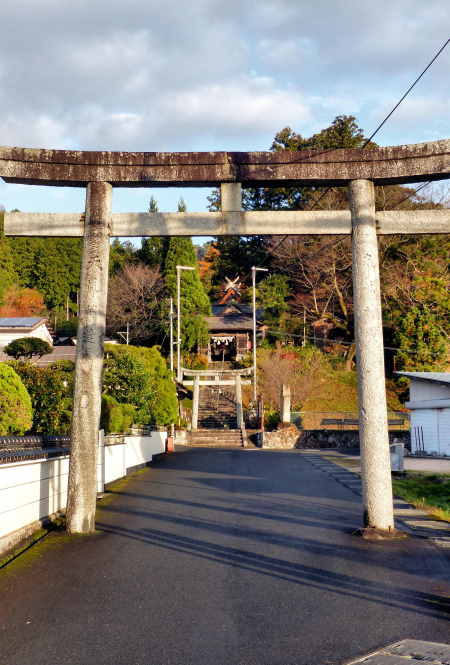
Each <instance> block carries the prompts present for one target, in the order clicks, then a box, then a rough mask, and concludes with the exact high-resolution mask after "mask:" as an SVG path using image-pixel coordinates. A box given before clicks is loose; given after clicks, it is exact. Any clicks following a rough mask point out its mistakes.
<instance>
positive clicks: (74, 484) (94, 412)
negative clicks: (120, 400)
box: [67, 182, 112, 533]
mask: <svg viewBox="0 0 450 665" xmlns="http://www.w3.org/2000/svg"><path fill="white" fill-rule="evenodd" d="M111 200H112V186H111V185H110V184H109V183H108V182H90V183H89V184H88V185H87V188H86V217H85V235H84V245H83V258H82V263H81V292H80V312H79V324H78V337H77V356H76V364H75V387H74V399H73V415H72V455H71V464H70V471H69V493H68V504H67V530H68V532H69V533H90V532H93V531H94V530H95V502H96V487H97V484H96V454H97V443H98V430H99V424H100V411H101V394H102V369H103V341H104V336H105V321H106V303H107V297H108V268H109V237H110V232H111ZM74 488H77V491H74Z"/></svg>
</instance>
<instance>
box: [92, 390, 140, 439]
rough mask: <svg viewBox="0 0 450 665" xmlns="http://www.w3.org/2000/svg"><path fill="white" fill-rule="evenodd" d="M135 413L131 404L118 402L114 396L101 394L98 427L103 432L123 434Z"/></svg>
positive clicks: (129, 425) (131, 422) (128, 427)
mask: <svg viewBox="0 0 450 665" xmlns="http://www.w3.org/2000/svg"><path fill="white" fill-rule="evenodd" d="M135 413H136V409H135V408H134V406H132V405H131V404H120V403H119V402H118V401H117V400H116V399H114V397H111V396H110V395H103V397H102V415H101V419H100V427H102V428H103V429H104V430H105V434H123V433H124V432H127V431H128V430H129V429H130V427H131V425H132V424H133V419H134V416H135Z"/></svg>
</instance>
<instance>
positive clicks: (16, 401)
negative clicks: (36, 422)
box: [0, 363, 32, 436]
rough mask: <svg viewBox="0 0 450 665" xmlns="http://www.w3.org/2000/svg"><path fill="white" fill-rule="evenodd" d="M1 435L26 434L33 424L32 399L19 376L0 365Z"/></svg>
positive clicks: (7, 366)
mask: <svg viewBox="0 0 450 665" xmlns="http://www.w3.org/2000/svg"><path fill="white" fill-rule="evenodd" d="M0 404H1V408H0V435H1V436H8V435H9V434H18V435H21V434H24V433H25V432H26V431H27V430H29V429H30V427H31V423H32V407H31V398H30V395H29V394H28V391H27V389H26V388H25V386H24V384H23V383H22V381H21V380H20V377H19V375H18V374H17V373H16V372H15V371H14V370H13V368H12V367H9V365H5V364H4V363H1V364H0Z"/></svg>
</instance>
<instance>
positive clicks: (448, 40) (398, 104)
mask: <svg viewBox="0 0 450 665" xmlns="http://www.w3.org/2000/svg"><path fill="white" fill-rule="evenodd" d="M449 43H450V38H449V39H447V41H446V42H445V43H444V44H443V45H442V46H441V48H440V49H439V50H438V51H437V53H436V54H435V55H434V56H433V58H432V59H431V60H430V62H429V63H428V64H427V66H426V67H425V69H424V70H423V71H422V72H421V73H420V74H419V76H418V77H417V78H416V79H415V81H414V82H413V83H412V84H411V85H410V86H409V88H408V90H407V91H406V92H405V93H404V94H403V95H402V97H401V98H400V99H399V100H398V102H397V103H396V105H395V106H394V107H393V108H392V109H391V111H389V113H388V114H387V115H386V117H385V118H384V119H383V120H382V122H380V124H379V125H378V127H377V128H376V129H375V130H374V131H373V132H372V134H371V135H370V136H369V138H368V139H366V140H365V141H364V143H363V145H362V146H361V148H360V150H364V148H366V147H367V145H368V144H369V143H370V142H371V141H372V139H373V138H374V136H375V135H376V134H377V133H378V132H379V131H380V129H381V128H382V127H383V125H384V124H385V123H386V122H387V121H388V120H389V118H390V117H391V116H392V115H393V113H394V112H395V111H396V110H397V109H398V107H399V106H400V104H401V103H402V102H403V101H404V100H405V99H406V97H407V96H408V95H409V93H410V92H411V90H412V89H413V88H414V87H415V86H416V85H417V83H418V82H419V81H420V79H421V78H422V77H423V75H424V74H425V73H426V72H427V71H428V70H429V69H430V67H431V65H432V64H433V63H434V62H435V61H436V60H437V59H438V57H439V56H440V55H441V53H442V52H443V51H444V49H445V48H446V46H447V45H448V44H449ZM330 150H331V149H330ZM323 152H328V150H324V151H323ZM319 154H321V153H319ZM431 182H432V181H431V180H430V181H429V182H426V183H424V184H422V185H420V187H418V188H417V189H416V190H415V191H414V192H412V193H411V194H409V195H408V196H407V197H405V198H404V199H402V200H401V201H400V202H399V203H397V205H396V206H395V207H396V208H397V207H398V206H399V205H401V204H402V203H403V202H404V201H407V200H408V199H410V198H411V197H412V196H414V195H415V194H417V192H419V191H420V190H421V189H423V188H425V187H426V186H427V185H429V184H430V183H431ZM331 189H333V188H332V187H327V188H326V190H325V191H324V192H322V194H321V195H320V196H319V198H318V199H317V200H316V201H314V203H313V205H312V206H311V207H309V208H308V210H314V208H315V207H316V206H317V205H318V204H319V203H320V201H321V200H322V199H323V198H324V197H325V196H326V195H327V194H328V192H329V191H330V190H331ZM287 237H288V234H286V235H284V236H283V237H282V238H281V239H280V240H279V241H278V243H277V244H276V245H275V247H272V248H271V249H270V250H269V254H271V255H273V254H274V253H275V252H276V250H277V249H278V247H280V245H282V244H283V242H284V241H285V240H286V238H287ZM266 260H267V259H266ZM265 262H266V261H264V263H265Z"/></svg>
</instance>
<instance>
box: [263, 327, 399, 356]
mask: <svg viewBox="0 0 450 665" xmlns="http://www.w3.org/2000/svg"><path fill="white" fill-rule="evenodd" d="M266 332H268V333H270V334H271V335H278V337H299V338H301V339H312V340H315V341H322V342H325V343H326V344H338V345H339V346H353V345H354V344H356V342H354V341H353V342H340V341H339V340H337V339H329V338H328V337H318V336H317V335H316V336H315V337H313V336H312V335H300V334H297V333H283V332H281V331H280V330H270V329H268V330H267V331H266ZM383 348H384V349H385V350H386V351H401V349H397V348H395V347H393V346H384V347H383Z"/></svg>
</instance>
